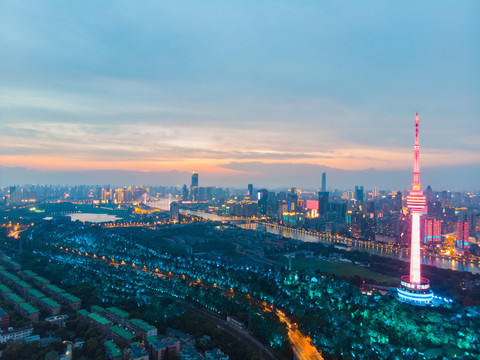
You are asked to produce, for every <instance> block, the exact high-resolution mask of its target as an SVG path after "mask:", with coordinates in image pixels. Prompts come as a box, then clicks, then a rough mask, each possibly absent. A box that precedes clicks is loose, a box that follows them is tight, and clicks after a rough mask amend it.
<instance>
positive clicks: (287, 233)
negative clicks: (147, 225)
mask: <svg viewBox="0 0 480 360" xmlns="http://www.w3.org/2000/svg"><path fill="white" fill-rule="evenodd" d="M185 212H186V213H188V214H190V215H195V216H200V217H203V218H205V219H209V220H214V221H222V220H223V221H225V220H228V218H225V217H221V216H218V215H216V214H210V213H203V212H197V211H190V210H186V211H185ZM240 226H241V227H242V228H243V229H250V230H257V231H262V232H269V233H271V234H277V235H281V236H284V237H288V238H292V239H297V240H301V241H305V242H321V243H325V244H332V243H336V244H343V245H347V246H348V248H350V249H352V250H361V251H366V252H368V253H370V254H376V255H382V256H386V257H391V258H394V259H399V260H404V261H409V260H410V258H409V256H410V252H409V251H408V249H397V248H384V247H383V246H380V245H378V244H371V243H364V242H361V241H356V240H354V239H347V238H342V237H338V236H337V237H335V236H329V235H312V234H309V233H308V232H306V231H302V230H297V229H288V228H285V227H281V228H279V227H274V226H272V225H266V224H263V223H249V224H242V225H240ZM422 262H423V264H427V265H433V266H436V267H439V268H443V269H452V270H461V271H470V272H472V273H476V274H480V264H479V263H472V262H470V261H456V260H454V259H448V258H447V259H446V258H443V257H440V256H436V255H431V254H429V255H424V256H423V258H422Z"/></svg>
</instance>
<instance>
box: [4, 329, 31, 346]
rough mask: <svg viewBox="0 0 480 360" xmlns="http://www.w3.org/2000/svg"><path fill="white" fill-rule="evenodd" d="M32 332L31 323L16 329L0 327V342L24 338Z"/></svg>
mask: <svg viewBox="0 0 480 360" xmlns="http://www.w3.org/2000/svg"><path fill="white" fill-rule="evenodd" d="M32 334H33V325H28V326H24V327H21V328H18V329H14V328H8V330H1V329H0V343H2V344H4V343H9V342H13V341H17V340H20V339H25V338H26V337H29V336H31V335H32Z"/></svg>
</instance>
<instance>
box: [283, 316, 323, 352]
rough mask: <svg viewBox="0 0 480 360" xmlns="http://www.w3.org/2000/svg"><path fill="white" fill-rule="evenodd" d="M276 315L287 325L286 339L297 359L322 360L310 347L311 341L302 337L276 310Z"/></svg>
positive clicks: (313, 348)
mask: <svg viewBox="0 0 480 360" xmlns="http://www.w3.org/2000/svg"><path fill="white" fill-rule="evenodd" d="M277 315H278V317H279V319H280V321H282V322H284V323H285V324H287V329H288V338H289V340H290V342H291V343H292V347H293V352H294V353H295V355H296V358H297V359H300V360H315V359H318V360H323V357H322V355H320V353H319V352H318V351H317V349H316V348H315V346H313V345H312V340H311V339H310V338H309V337H308V336H306V335H303V334H302V333H301V332H300V330H298V329H297V327H296V326H295V325H294V324H292V323H291V321H290V320H289V319H288V318H287V317H286V316H285V314H284V313H283V312H282V311H280V310H277Z"/></svg>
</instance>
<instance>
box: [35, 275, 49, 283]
mask: <svg viewBox="0 0 480 360" xmlns="http://www.w3.org/2000/svg"><path fill="white" fill-rule="evenodd" d="M35 280H37V281H38V282H39V283H40V284H49V283H50V280H47V279H45V278H44V277H43V276H37V277H35Z"/></svg>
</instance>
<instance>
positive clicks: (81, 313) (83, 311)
mask: <svg viewBox="0 0 480 360" xmlns="http://www.w3.org/2000/svg"><path fill="white" fill-rule="evenodd" d="M77 314H78V315H81V316H84V317H86V316H88V315H89V314H90V313H89V312H88V311H87V310H85V309H80V310H78V311H77Z"/></svg>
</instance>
